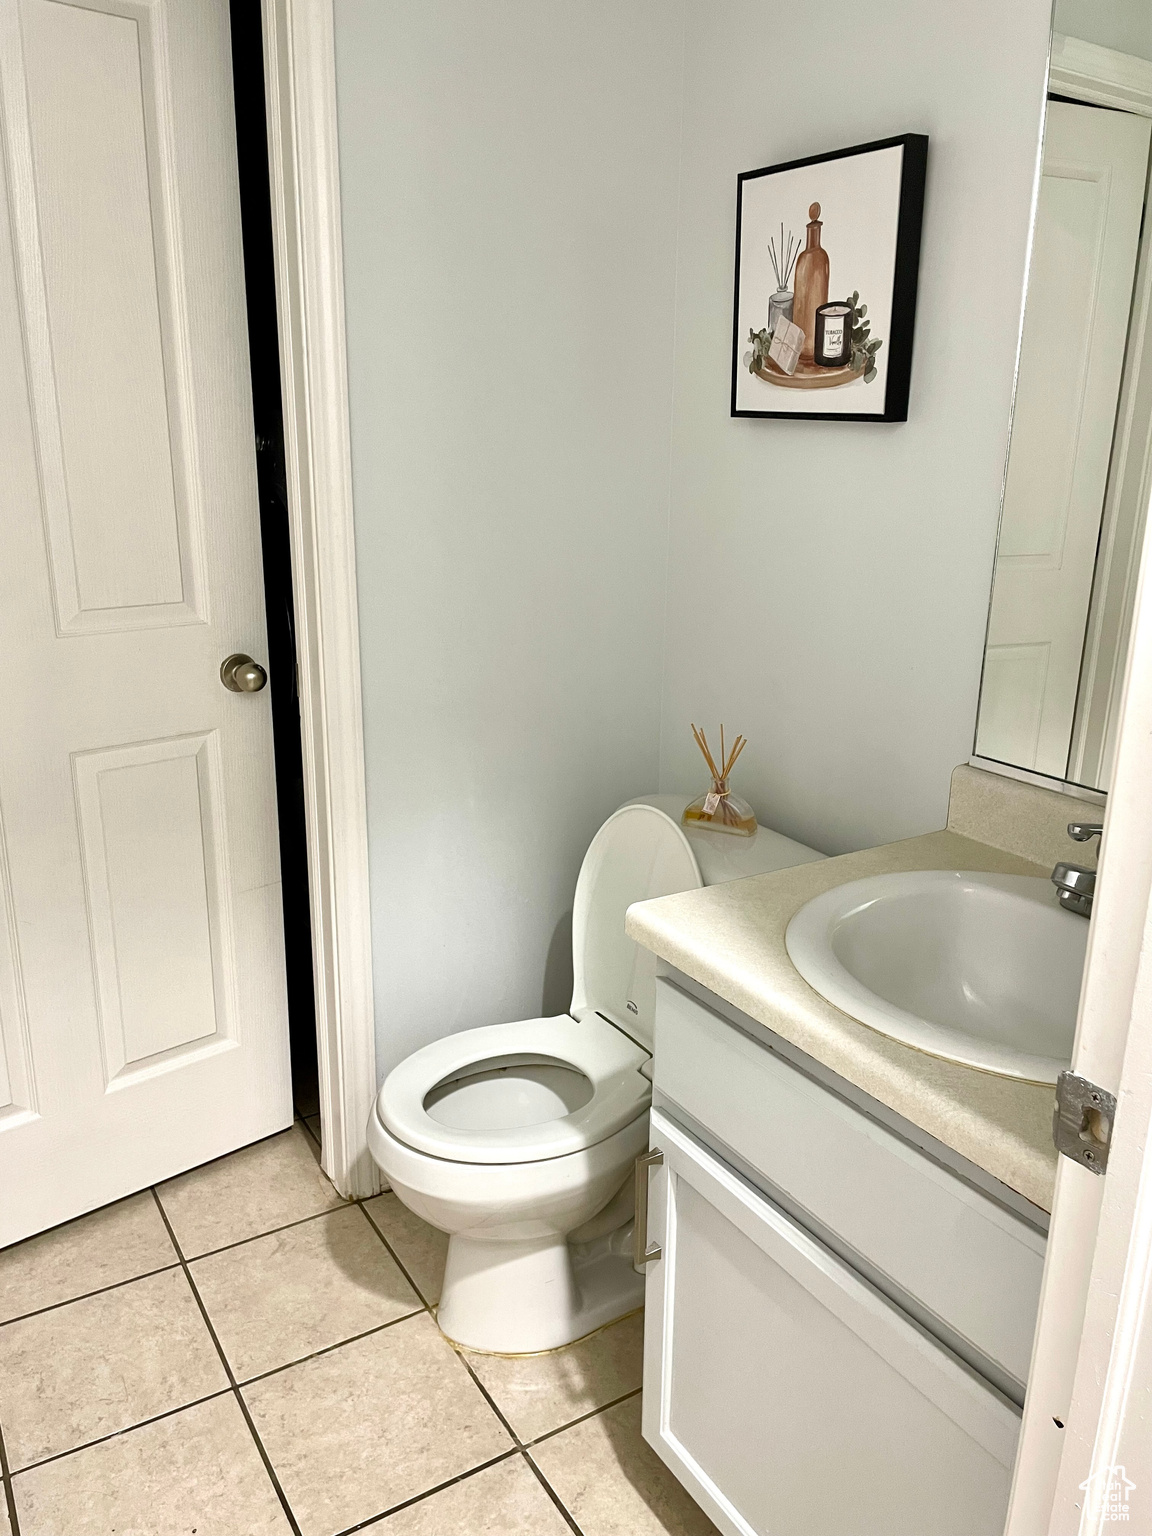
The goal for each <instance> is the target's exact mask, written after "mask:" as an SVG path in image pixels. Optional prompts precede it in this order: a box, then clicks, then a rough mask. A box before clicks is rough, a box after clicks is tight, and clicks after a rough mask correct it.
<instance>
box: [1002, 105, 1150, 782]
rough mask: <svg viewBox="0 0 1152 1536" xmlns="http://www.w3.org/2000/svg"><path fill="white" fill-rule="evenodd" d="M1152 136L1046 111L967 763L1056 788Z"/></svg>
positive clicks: (1121, 117) (1135, 123)
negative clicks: (1047, 777)
mask: <svg viewBox="0 0 1152 1536" xmlns="http://www.w3.org/2000/svg"><path fill="white" fill-rule="evenodd" d="M1150 127H1152V125H1150V124H1149V123H1148V121H1147V120H1146V119H1144V118H1142V117H1137V116H1133V115H1131V114H1128V113H1124V112H1114V111H1109V110H1106V109H1102V108H1099V107H1092V106H1081V105H1079V104H1072V103H1068V102H1051V103H1050V104H1049V108H1048V116H1047V127H1046V131H1045V139H1044V159H1043V174H1042V178H1041V187H1040V195H1039V202H1038V206H1037V213H1036V226H1035V232H1034V235H1033V245H1032V259H1031V263H1030V270H1029V275H1028V294H1027V304H1026V310H1025V319H1024V334H1023V339H1022V342H1021V348H1020V369H1019V380H1018V384H1017V390H1016V402H1015V409H1014V416H1013V423H1012V443H1011V451H1010V453H1009V457H1008V474H1007V479H1006V482H1005V488H1004V508H1003V515H1002V518H1001V525H1000V538H999V544H998V547H997V558H996V579H995V586H994V590H993V596H992V607H991V613H990V617H989V629H988V649H987V655H986V659H985V665H984V682H983V688H982V691H981V700H980V721H979V728H978V732H977V745H976V751H977V753H978V754H979V755H980V756H981V757H988V758H993V759H997V760H999V761H1003V762H1009V763H1015V764H1017V765H1018V766H1020V767H1022V768H1030V769H1034V770H1035V771H1037V772H1039V773H1045V774H1052V775H1055V776H1056V777H1058V778H1062V777H1064V775H1065V773H1066V769H1067V763H1068V755H1069V746H1070V743H1071V736H1072V726H1073V717H1074V713H1075V708H1076V697H1077V687H1078V683H1079V678H1080V664H1081V657H1082V655H1083V650H1084V636H1085V627H1086V623H1087V618H1088V606H1089V601H1090V598H1091V594H1092V577H1093V571H1094V568H1095V561H1096V549H1097V543H1098V539H1099V533H1100V519H1101V513H1102V510H1103V505H1104V495H1105V489H1106V486H1107V482H1108V468H1109V460H1110V456H1111V451H1112V439H1113V432H1114V428H1115V422H1116V407H1117V399H1118V396H1119V391H1120V381H1121V374H1122V370H1123V363H1124V346H1125V337H1126V334H1127V330H1128V320H1129V314H1130V310H1131V305H1132V289H1133V282H1134V278H1135V271H1136V258H1137V251H1138V246H1139V239H1140V226H1141V218H1142V213H1143V205H1144V185H1145V179H1146V176H1147V170H1148V148H1149V133H1150Z"/></svg>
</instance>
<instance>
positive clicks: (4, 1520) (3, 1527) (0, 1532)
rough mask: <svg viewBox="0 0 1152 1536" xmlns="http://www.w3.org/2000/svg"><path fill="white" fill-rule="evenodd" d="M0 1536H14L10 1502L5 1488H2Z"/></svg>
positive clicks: (0, 1495)
mask: <svg viewBox="0 0 1152 1536" xmlns="http://www.w3.org/2000/svg"><path fill="white" fill-rule="evenodd" d="M0 1536H12V1525H11V1522H10V1521H9V1519H8V1503H7V1500H6V1499H5V1497H4V1490H3V1488H0Z"/></svg>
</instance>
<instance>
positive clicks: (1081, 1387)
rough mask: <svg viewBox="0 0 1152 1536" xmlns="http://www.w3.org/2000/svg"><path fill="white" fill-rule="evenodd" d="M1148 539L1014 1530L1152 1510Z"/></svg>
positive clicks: (1121, 82)
mask: <svg viewBox="0 0 1152 1536" xmlns="http://www.w3.org/2000/svg"><path fill="white" fill-rule="evenodd" d="M1049 89H1050V90H1051V89H1054V90H1056V91H1057V92H1059V93H1060V94H1067V95H1075V96H1076V97H1077V98H1078V99H1080V100H1084V101H1092V102H1095V103H1096V104H1098V105H1101V106H1112V107H1120V108H1123V109H1125V110H1129V111H1133V110H1135V111H1139V112H1142V113H1144V114H1145V115H1152V110H1150V109H1152V64H1150V63H1148V62H1146V61H1143V60H1137V59H1132V58H1129V56H1127V55H1125V54H1119V53H1115V52H1113V51H1112V50H1110V49H1105V48H1099V47H1096V46H1095V45H1093V44H1090V43H1084V42H1081V41H1080V40H1078V39H1075V38H1063V37H1060V36H1057V37H1055V38H1054V40H1053V52H1052V68H1051V72H1050V82H1049ZM1141 97H1142V100H1143V105H1140V104H1136V103H1138V102H1139V101H1140V99H1141ZM1148 490H1149V488H1148V487H1147V486H1145V494H1147V493H1148ZM1150 532H1152V529H1150V528H1149V522H1148V519H1147V518H1146V520H1145V530H1144V538H1143V546H1142V551H1141V555H1140V562H1139V576H1138V582H1137V587H1136V593H1135V598H1134V605H1133V606H1134V617H1133V628H1132V639H1131V644H1130V648H1129V653H1128V660H1127V667H1126V671H1125V678H1124V689H1123V696H1122V702H1121V704H1120V715H1119V728H1118V732H1117V745H1116V759H1115V767H1114V771H1113V777H1112V783H1111V786H1110V788H1109V793H1108V801H1107V810H1106V813H1105V817H1104V823H1105V825H1104V838H1103V846H1102V848H1101V855H1100V880H1099V886H1098V894H1097V897H1096V902H1095V909H1094V912H1093V917H1092V927H1091V930H1090V932H1089V939H1088V959H1087V964H1086V966H1085V973H1084V985H1083V989H1082V992H1081V998H1080V1016H1079V1020H1078V1022H1077V1029H1076V1042H1075V1047H1074V1051H1073V1058H1072V1061H1073V1067H1074V1069H1075V1071H1077V1072H1078V1073H1081V1074H1082V1075H1084V1076H1085V1077H1088V1078H1090V1079H1091V1080H1092V1081H1093V1082H1095V1083H1098V1084H1099V1085H1101V1086H1102V1087H1104V1088H1106V1089H1108V1090H1109V1091H1110V1092H1114V1093H1115V1094H1116V1098H1117V1112H1116V1121H1115V1125H1114V1128H1113V1133H1112V1147H1111V1151H1110V1155H1109V1163H1108V1171H1107V1173H1106V1174H1105V1175H1104V1176H1103V1177H1100V1176H1097V1175H1095V1174H1093V1173H1092V1172H1090V1171H1089V1170H1088V1169H1087V1168H1085V1167H1083V1166H1081V1165H1079V1164H1076V1163H1073V1162H1072V1161H1071V1160H1070V1159H1068V1158H1066V1157H1060V1158H1058V1166H1057V1172H1056V1194H1055V1200H1054V1203H1053V1208H1052V1225H1051V1230H1050V1235H1049V1242H1048V1254H1047V1259H1046V1263H1045V1270H1044V1285H1043V1290H1042V1293H1041V1298H1040V1313H1039V1319H1038V1322H1037V1329H1036V1337H1035V1341H1034V1345H1033V1354H1032V1369H1031V1374H1030V1377H1029V1384H1028V1395H1027V1398H1026V1400H1025V1404H1024V1419H1023V1425H1022V1429H1021V1438H1020V1450H1019V1454H1018V1456H1017V1462H1016V1470H1015V1476H1014V1481H1013V1489H1012V1497H1011V1501H1010V1504H1009V1510H1008V1520H1007V1525H1006V1527H1005V1536H1073V1533H1077V1536H1104V1532H1105V1527H1106V1526H1110V1525H1111V1522H1106V1521H1105V1520H1104V1508H1103V1505H1102V1502H1101V1500H1100V1498H1099V1497H1098V1494H1099V1492H1101V1491H1102V1490H1103V1489H1104V1488H1105V1487H1106V1485H1107V1481H1108V1478H1109V1474H1110V1473H1111V1471H1112V1469H1113V1468H1118V1467H1120V1466H1124V1467H1126V1468H1127V1473H1128V1475H1129V1477H1130V1480H1131V1482H1132V1484H1133V1486H1134V1487H1135V1488H1136V1489H1137V1497H1138V1498H1139V1499H1140V1500H1141V1502H1140V1503H1139V1504H1135V1501H1134V1508H1135V1509H1136V1510H1137V1511H1138V1512H1139V1511H1144V1513H1145V1518H1147V1512H1148V1511H1149V1510H1152V1440H1150V1437H1149V1436H1148V1433H1147V1423H1146V1414H1147V1405H1148V1400H1149V1396H1150V1394H1152V1306H1150V1305H1149V1302H1150V1301H1152V1029H1150V1028H1149V1027H1148V1026H1149V1023H1150V1022H1152V798H1150V797H1149V795H1148V784H1149V783H1150V782H1152V544H1150V539H1149V534H1150ZM1132 1026H1137V1027H1132ZM1136 1524H1139V1513H1137V1517H1136Z"/></svg>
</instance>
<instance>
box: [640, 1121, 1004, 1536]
mask: <svg viewBox="0 0 1152 1536" xmlns="http://www.w3.org/2000/svg"><path fill="white" fill-rule="evenodd" d="M652 1145H653V1147H655V1148H659V1149H660V1150H661V1151H662V1152H663V1154H664V1162H663V1165H662V1166H660V1167H659V1168H657V1169H655V1170H654V1171H653V1172H652V1174H651V1175H650V1177H651V1193H650V1204H649V1225H648V1233H649V1240H650V1241H652V1242H655V1243H658V1244H659V1245H660V1246H661V1248H662V1250H663V1252H662V1257H661V1258H660V1259H659V1260H657V1261H656V1262H655V1263H653V1264H651V1265H650V1267H649V1270H648V1290H647V1312H646V1322H645V1343H644V1436H645V1439H647V1440H648V1441H649V1443H650V1444H651V1445H652V1446H654V1447H655V1449H656V1450H657V1451H658V1452H659V1454H660V1455H661V1456H662V1457H663V1459H664V1460H665V1461H666V1462H667V1463H668V1465H669V1466H670V1467H671V1468H672V1470H673V1471H674V1472H675V1473H676V1475H677V1476H678V1477H679V1478H680V1480H681V1482H683V1483H684V1485H685V1486H686V1487H687V1489H688V1491H689V1492H690V1493H691V1494H692V1495H693V1497H694V1498H695V1499H696V1500H697V1501H698V1502H699V1503H700V1504H701V1505H702V1506H703V1508H704V1509H705V1510H706V1512H707V1513H708V1515H709V1516H710V1517H711V1518H712V1519H713V1520H714V1521H715V1522H716V1524H717V1525H718V1526H719V1527H720V1529H721V1530H722V1531H724V1532H726V1533H728V1536H1000V1533H1001V1531H1002V1529H1003V1525H1004V1515H1005V1510H1006V1508H1007V1503H1008V1486H1009V1479H1010V1476H1011V1470H1012V1463H1013V1459H1014V1456H1015V1450H1016V1439H1017V1435H1018V1431H1019V1415H1018V1413H1017V1412H1016V1410H1015V1409H1014V1408H1013V1407H1012V1405H1011V1404H1009V1403H1008V1402H1007V1401H1006V1399H1004V1398H1003V1397H1001V1396H1000V1395H999V1394H998V1393H997V1392H996V1391H994V1390H993V1389H992V1388H991V1387H989V1386H988V1385H987V1384H986V1383H985V1382H983V1381H982V1380H981V1379H980V1378H979V1377H977V1376H976V1375H975V1374H974V1373H973V1372H971V1371H970V1370H969V1369H968V1368H967V1367H966V1366H963V1365H962V1364H960V1362H959V1361H957V1360H956V1359H955V1357H954V1356H952V1355H950V1354H949V1353H948V1352H947V1351H945V1350H943V1349H942V1348H941V1347H940V1346H939V1345H938V1344H937V1343H935V1341H933V1340H932V1339H930V1338H929V1337H928V1336H927V1335H926V1334H924V1333H923V1332H922V1331H921V1330H920V1329H918V1328H917V1327H916V1326H915V1325H914V1324H913V1323H912V1322H911V1321H910V1320H909V1319H908V1318H907V1317H906V1316H905V1315H904V1314H903V1313H901V1312H899V1311H898V1310H897V1309H896V1308H895V1307H893V1306H892V1305H891V1304H890V1303H889V1302H888V1301H886V1300H885V1299H884V1298H883V1297H881V1296H880V1295H879V1294H878V1292H876V1291H875V1290H873V1289H872V1287H871V1286H869V1285H867V1284H866V1283H865V1282H864V1281H863V1280H862V1279H861V1278H860V1277H859V1276H858V1275H856V1274H855V1273H854V1272H853V1271H852V1270H851V1269H849V1268H848V1267H847V1266H846V1265H845V1264H843V1263H841V1261H840V1260H839V1259H837V1258H835V1257H834V1256H833V1255H832V1254H831V1253H829V1252H828V1251H827V1249H825V1248H823V1247H822V1246H821V1245H820V1244H818V1243H816V1242H815V1241H813V1239H812V1238H810V1237H809V1236H808V1235H807V1234H806V1233H805V1232H804V1231H803V1230H802V1229H801V1228H800V1227H798V1226H797V1225H796V1224H795V1223H794V1222H793V1221H792V1220H791V1219H790V1218H788V1217H787V1216H785V1215H784V1214H783V1212H781V1211H780V1210H778V1209H777V1208H776V1207H775V1206H773V1205H772V1204H771V1203H770V1202H769V1201H767V1200H765V1199H764V1198H763V1197H762V1196H761V1195H760V1194H758V1193H757V1192H756V1191H755V1190H753V1189H751V1188H750V1187H749V1186H748V1185H747V1184H745V1183H744V1181H743V1180H741V1179H739V1178H737V1177H736V1175H735V1174H733V1173H732V1172H731V1171H730V1170H729V1169H727V1168H726V1167H725V1166H724V1165H723V1164H722V1163H720V1162H719V1161H718V1160H716V1159H715V1158H713V1157H712V1156H711V1155H709V1154H708V1153H707V1152H706V1151H704V1149H703V1148H701V1147H700V1146H699V1144H698V1143H696V1142H695V1141H693V1140H692V1139H691V1138H690V1137H689V1136H687V1135H686V1134H685V1133H684V1132H682V1131H680V1130H679V1129H678V1127H676V1126H675V1125H673V1124H672V1122H671V1121H669V1120H668V1119H667V1118H666V1117H665V1116H663V1115H661V1114H660V1113H659V1112H658V1111H654V1112H653V1115H652Z"/></svg>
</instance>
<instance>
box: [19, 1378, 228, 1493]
mask: <svg viewBox="0 0 1152 1536" xmlns="http://www.w3.org/2000/svg"><path fill="white" fill-rule="evenodd" d="M230 1390H231V1389H230V1388H228V1387H221V1388H220V1389H219V1391H217V1392H208V1393H207V1394H206V1395H205V1396H204V1397H194V1398H193V1399H192V1401H191V1402H190V1403H178V1404H177V1405H176V1407H175V1408H165V1410H164V1412H163V1413H154V1414H152V1416H151V1418H147V1419H141V1420H140V1421H139V1422H138V1423H136V1424H126V1425H125V1426H124V1428H123V1429H113V1430H111V1431H110V1432H109V1433H108V1434H106V1435H97V1436H96V1438H95V1440H85V1441H83V1442H82V1443H81V1444H80V1445H73V1446H69V1448H68V1449H67V1450H66V1451H55V1452H54V1453H53V1454H52V1455H51V1456H42V1457H41V1458H40V1460H39V1461H30V1462H29V1463H28V1465H27V1466H25V1467H18V1468H17V1469H16V1471H15V1472H13V1473H12V1483H13V1487H15V1484H16V1479H17V1478H18V1477H23V1475H24V1473H25V1472H31V1471H32V1470H33V1469H34V1468H35V1467H46V1466H47V1465H48V1464H49V1462H53V1461H63V1460H64V1459H65V1458H66V1457H68V1456H76V1455H78V1454H79V1453H80V1452H81V1451H90V1450H91V1449H92V1447H93V1446H94V1445H103V1444H104V1443H105V1442H106V1441H108V1440H119V1439H120V1437H121V1436H122V1435H130V1434H132V1433H133V1432H134V1431H135V1430H137V1429H146V1428H147V1427H148V1425H149V1424H159V1422H160V1420H161V1419H171V1418H174V1417H175V1416H176V1414H178V1413H183V1412H184V1411H185V1410H186V1409H188V1408H199V1407H200V1405H201V1404H202V1403H210V1402H212V1401H213V1399H214V1398H217V1397H227V1396H228V1393H229V1391H230Z"/></svg>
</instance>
